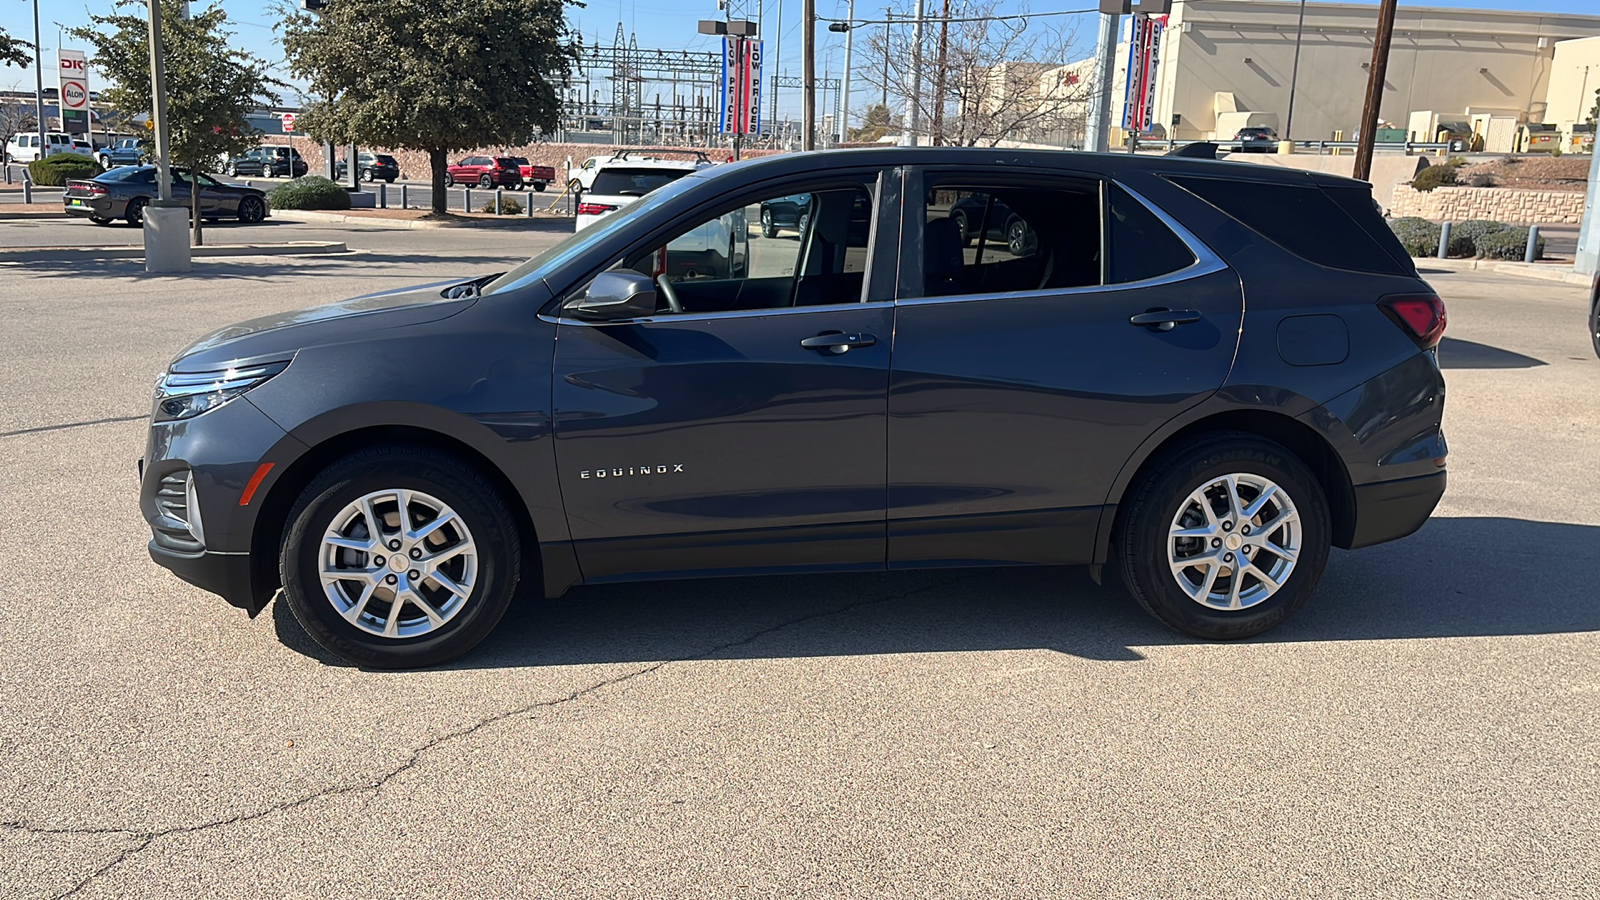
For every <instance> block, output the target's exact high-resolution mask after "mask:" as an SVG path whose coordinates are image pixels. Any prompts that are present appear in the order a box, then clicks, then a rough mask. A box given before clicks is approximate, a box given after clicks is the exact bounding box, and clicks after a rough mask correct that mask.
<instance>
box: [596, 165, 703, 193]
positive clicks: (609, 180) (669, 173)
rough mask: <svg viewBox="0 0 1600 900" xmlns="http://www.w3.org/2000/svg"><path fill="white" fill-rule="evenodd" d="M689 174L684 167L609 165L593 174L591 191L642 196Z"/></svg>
mask: <svg viewBox="0 0 1600 900" xmlns="http://www.w3.org/2000/svg"><path fill="white" fill-rule="evenodd" d="M687 174H689V172H688V171H687V170H685V169H657V168H639V169H629V168H625V167H622V166H611V167H607V168H604V169H601V170H600V171H599V173H597V174H596V175H595V176H594V184H593V185H591V186H590V187H589V190H590V191H591V192H592V193H596V194H612V195H615V196H619V197H643V196H644V195H645V194H648V193H650V192H651V191H653V190H655V189H656V188H658V187H661V186H662V185H664V184H670V183H672V182H674V181H677V180H678V179H679V178H682V177H683V176H685V175H687Z"/></svg>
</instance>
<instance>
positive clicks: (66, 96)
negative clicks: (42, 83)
mask: <svg viewBox="0 0 1600 900" xmlns="http://www.w3.org/2000/svg"><path fill="white" fill-rule="evenodd" d="M56 74H57V81H56V90H57V94H56V96H57V97H58V98H59V102H60V105H61V130H62V131H65V132H67V133H69V134H87V133H88V131H89V63H88V60H87V59H85V58H84V55H83V51H81V50H60V51H58V55H57V57H56Z"/></svg>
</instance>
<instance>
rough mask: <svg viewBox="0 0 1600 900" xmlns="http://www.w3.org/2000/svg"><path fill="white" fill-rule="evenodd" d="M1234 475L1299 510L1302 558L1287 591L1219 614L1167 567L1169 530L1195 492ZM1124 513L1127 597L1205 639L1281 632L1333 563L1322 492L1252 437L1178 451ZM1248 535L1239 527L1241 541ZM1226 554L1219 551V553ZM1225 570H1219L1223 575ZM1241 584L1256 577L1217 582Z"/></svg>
mask: <svg viewBox="0 0 1600 900" xmlns="http://www.w3.org/2000/svg"><path fill="white" fill-rule="evenodd" d="M1227 474H1249V475H1256V476H1260V477H1265V478H1267V479H1270V480H1271V481H1273V482H1274V483H1276V484H1277V486H1278V487H1279V489H1280V490H1281V491H1282V492H1283V493H1285V494H1287V495H1288V497H1289V500H1290V501H1291V502H1292V503H1293V506H1294V508H1295V511H1296V512H1297V513H1298V521H1299V525H1300V532H1301V533H1300V536H1299V537H1300V540H1299V543H1300V546H1299V551H1298V558H1297V559H1296V561H1295V562H1294V565H1293V568H1292V569H1290V570H1289V573H1288V578H1287V579H1286V580H1284V582H1283V584H1282V586H1281V587H1279V589H1278V590H1277V591H1276V592H1275V593H1272V594H1271V595H1270V596H1268V597H1266V598H1265V599H1263V600H1261V601H1260V602H1258V603H1256V604H1255V605H1253V606H1248V607H1246V608H1244V609H1238V610H1228V609H1218V608H1216V607H1213V606H1210V605H1206V604H1202V603H1201V602H1199V601H1198V600H1196V599H1194V598H1192V597H1191V596H1190V595H1189V594H1187V593H1185V591H1184V590H1183V589H1182V588H1181V587H1179V585H1178V577H1180V576H1177V575H1175V574H1174V573H1173V571H1172V569H1171V567H1170V564H1169V562H1168V558H1169V546H1168V539H1169V529H1170V528H1171V526H1172V522H1173V520H1174V518H1175V517H1176V516H1177V515H1178V514H1179V512H1180V510H1181V509H1182V507H1183V505H1184V504H1186V503H1187V500H1188V497H1189V495H1190V493H1191V492H1193V491H1195V490H1197V489H1199V488H1200V487H1201V486H1202V485H1205V484H1206V483H1207V482H1208V481H1210V480H1212V479H1216V478H1219V477H1220V476H1223V475H1227ZM1241 493H1242V492H1241ZM1125 510H1126V512H1125V513H1124V514H1123V515H1122V516H1120V517H1119V519H1118V523H1117V529H1116V531H1115V533H1114V535H1113V538H1114V544H1115V546H1114V547H1113V553H1114V554H1115V557H1116V559H1115V564H1116V565H1117V567H1118V569H1119V570H1120V571H1121V575H1122V582H1123V584H1124V585H1125V586H1126V587H1127V589H1128V593H1130V594H1132V595H1133V599H1134V600H1135V601H1136V602H1138V604H1139V605H1140V606H1141V607H1143V608H1144V610H1145V611H1146V612H1148V613H1150V614H1151V615H1152V616H1155V617H1156V618H1157V619H1159V620H1161V621H1162V622H1164V623H1165V624H1167V625H1168V626H1170V627H1172V628H1174V629H1176V630H1178V631H1181V632H1183V633H1184V634H1188V635H1191V636H1193V637H1197V638H1202V639H1204V640H1213V641H1226V640H1238V639H1242V638H1249V637H1254V636H1256V635H1258V634H1261V633H1263V632H1265V631H1268V630H1269V629H1271V628H1274V627H1276V626H1277V625H1278V624H1280V623H1281V622H1283V620H1284V619H1287V618H1288V617H1289V616H1290V615H1292V614H1293V613H1294V612H1295V610H1297V609H1299V608H1300V607H1301V606H1303V605H1304V604H1305V602H1306V599H1307V598H1309V597H1310V596H1311V594H1312V592H1313V591H1315V590H1316V587H1317V582H1318V581H1320V580H1321V578H1322V570H1323V567H1324V566H1326V565H1327V562H1328V547H1329V541H1330V536H1331V534H1332V526H1331V524H1330V519H1329V513H1328V501H1327V498H1326V497H1325V496H1324V495H1323V492H1322V487H1321V485H1320V484H1319V483H1318V482H1317V479H1316V477H1315V476H1313V475H1312V474H1311V470H1310V469H1308V468H1307V467H1306V465H1305V463H1303V462H1301V461H1300V459H1299V458H1298V457H1296V456H1295V455H1294V454H1293V453H1291V452H1290V451H1288V450H1287V449H1285V448H1284V447H1282V446H1280V445H1278V444H1276V443H1273V442H1272V441H1268V440H1265V439H1262V438H1260V437H1257V436H1255V435H1253V434H1247V433H1243V432H1215V433H1212V434H1207V435H1202V436H1200V437H1197V438H1195V439H1193V440H1190V441H1187V442H1185V443H1183V444H1181V445H1179V446H1176V447H1173V448H1172V449H1171V450H1170V451H1167V452H1165V453H1163V455H1162V457H1161V458H1160V460H1158V461H1157V462H1156V463H1155V465H1153V466H1152V467H1151V468H1150V470H1149V471H1148V472H1147V473H1146V474H1145V475H1143V476H1142V477H1141V480H1140V481H1139V482H1138V483H1136V484H1134V485H1133V486H1132V487H1131V488H1130V489H1129V491H1128V494H1127V497H1126V498H1125ZM1224 518H1225V517H1224ZM1256 518H1257V519H1259V518H1260V516H1257V517H1256ZM1243 524H1249V523H1241V525H1243ZM1255 524H1256V525H1257V526H1259V525H1260V524H1261V523H1260V522H1259V521H1256V522H1255ZM1230 531H1231V529H1230ZM1244 533H1245V532H1244V529H1243V528H1242V527H1240V528H1239V532H1238V535H1237V536H1239V537H1242V536H1243V535H1244ZM1274 533H1276V532H1274ZM1233 536H1235V535H1230V538H1231V537H1233ZM1268 536H1269V537H1270V535H1268ZM1259 537H1260V534H1259V532H1258V535H1257V539H1259ZM1202 540H1203V539H1202ZM1243 540H1247V541H1248V540H1251V538H1248V537H1245V538H1243ZM1226 549H1227V547H1226V546H1224V547H1220V548H1218V550H1217V551H1216V552H1219V553H1220V552H1223V551H1225V550H1226ZM1263 552H1266V551H1264V550H1262V549H1256V551H1255V556H1254V557H1252V558H1253V559H1259V558H1260V556H1261V554H1262V553H1263ZM1222 568H1225V567H1222V566H1219V568H1218V572H1219V573H1220V572H1221V570H1222ZM1234 571H1235V572H1237V571H1238V569H1237V568H1236V567H1235V568H1234ZM1234 577H1239V578H1240V579H1241V583H1243V580H1244V579H1245V578H1250V579H1251V580H1252V582H1255V579H1254V577H1253V576H1251V575H1244V576H1238V575H1232V574H1230V575H1219V576H1218V578H1219V582H1220V579H1222V578H1234ZM1230 584H1231V582H1230ZM1253 586H1254V585H1253ZM1197 587H1198V586H1197Z"/></svg>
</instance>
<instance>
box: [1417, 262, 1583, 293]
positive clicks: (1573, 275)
mask: <svg viewBox="0 0 1600 900" xmlns="http://www.w3.org/2000/svg"><path fill="white" fill-rule="evenodd" d="M1416 264H1417V269H1418V270H1419V271H1422V272H1424V274H1426V270H1427V269H1429V268H1440V269H1454V270H1456V271H1461V272H1470V271H1474V270H1480V269H1481V270H1483V271H1488V272H1496V273H1499V274H1502V275H1521V276H1523V277H1524V278H1538V279H1542V280H1544V281H1559V282H1562V283H1564V284H1575V285H1578V286H1580V287H1588V286H1590V285H1591V284H1593V283H1594V277H1593V276H1591V275H1581V274H1579V273H1577V272H1574V271H1573V270H1572V263H1571V262H1544V263H1523V262H1510V261H1508V260H1504V259H1436V258H1434V257H1431V256H1430V257H1418V258H1417V259H1416Z"/></svg>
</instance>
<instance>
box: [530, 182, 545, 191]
mask: <svg viewBox="0 0 1600 900" xmlns="http://www.w3.org/2000/svg"><path fill="white" fill-rule="evenodd" d="M533 189H534V190H536V191H543V190H544V182H542V181H535V182H534V183H533Z"/></svg>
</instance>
